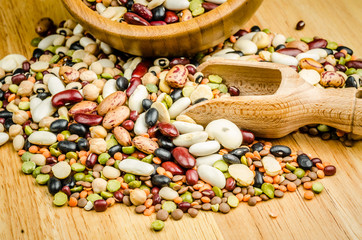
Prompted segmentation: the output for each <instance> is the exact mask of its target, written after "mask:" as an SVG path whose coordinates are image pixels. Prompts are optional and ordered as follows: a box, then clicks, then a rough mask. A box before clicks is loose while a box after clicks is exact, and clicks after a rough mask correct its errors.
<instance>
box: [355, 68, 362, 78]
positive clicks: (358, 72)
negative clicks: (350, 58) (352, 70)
mask: <svg viewBox="0 0 362 240" xmlns="http://www.w3.org/2000/svg"><path fill="white" fill-rule="evenodd" d="M356 74H357V75H358V76H360V77H362V68H361V69H357V72H356Z"/></svg>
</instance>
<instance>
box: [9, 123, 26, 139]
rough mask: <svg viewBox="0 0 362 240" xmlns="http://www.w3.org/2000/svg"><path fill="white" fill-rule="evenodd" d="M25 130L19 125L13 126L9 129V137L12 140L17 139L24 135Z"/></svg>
mask: <svg viewBox="0 0 362 240" xmlns="http://www.w3.org/2000/svg"><path fill="white" fill-rule="evenodd" d="M23 133H24V132H23V128H22V126H21V125H19V124H13V125H11V126H10V128H9V136H10V138H11V139H13V138H14V137H16V136H17V135H23Z"/></svg>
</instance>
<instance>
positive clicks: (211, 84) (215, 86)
mask: <svg viewBox="0 0 362 240" xmlns="http://www.w3.org/2000/svg"><path fill="white" fill-rule="evenodd" d="M206 85H207V86H209V87H210V88H211V90H214V89H217V88H218V87H219V84H218V83H206Z"/></svg>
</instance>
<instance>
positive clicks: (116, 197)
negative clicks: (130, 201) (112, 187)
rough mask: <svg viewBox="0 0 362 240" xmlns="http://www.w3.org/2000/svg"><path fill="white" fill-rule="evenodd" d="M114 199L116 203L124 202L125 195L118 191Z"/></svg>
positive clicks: (114, 194)
mask: <svg viewBox="0 0 362 240" xmlns="http://www.w3.org/2000/svg"><path fill="white" fill-rule="evenodd" d="M113 197H114V199H115V200H116V202H122V201H123V197H124V195H123V193H121V192H120V191H116V192H114V193H113Z"/></svg>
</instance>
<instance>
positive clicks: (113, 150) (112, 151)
mask: <svg viewBox="0 0 362 240" xmlns="http://www.w3.org/2000/svg"><path fill="white" fill-rule="evenodd" d="M118 152H122V146H121V145H114V146H113V147H111V148H110V149H109V150H108V154H109V155H111V157H113V156H114V154H116V153H118Z"/></svg>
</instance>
